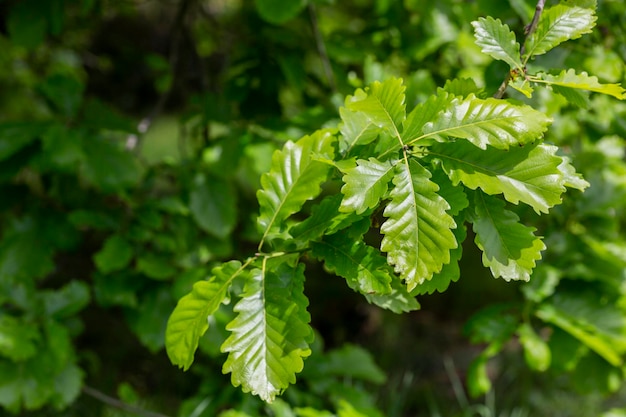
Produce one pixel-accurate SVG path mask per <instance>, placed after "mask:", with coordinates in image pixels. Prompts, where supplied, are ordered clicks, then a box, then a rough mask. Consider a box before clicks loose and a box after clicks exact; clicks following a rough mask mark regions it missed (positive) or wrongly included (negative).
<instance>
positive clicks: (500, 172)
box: [429, 141, 565, 213]
mask: <svg viewBox="0 0 626 417" xmlns="http://www.w3.org/2000/svg"><path fill="white" fill-rule="evenodd" d="M556 151H557V148H556V147H555V146H550V145H544V144H541V145H526V146H524V147H512V148H510V149H509V150H508V151H500V150H497V149H493V148H487V150H486V151H481V150H480V149H478V148H476V147H475V146H472V145H470V144H469V143H467V142H464V141H457V142H455V143H441V144H436V145H435V146H433V147H431V148H429V152H430V153H431V154H432V155H433V156H435V157H437V158H439V159H441V161H442V163H443V167H444V170H445V171H446V173H447V174H448V176H449V177H450V179H451V180H452V182H453V183H454V184H458V183H459V182H462V183H463V184H464V185H465V186H466V187H469V188H471V189H473V190H475V189H477V188H479V187H480V188H481V189H482V190H483V191H484V192H485V193H487V194H503V195H504V198H506V199H507V200H508V201H509V202H511V203H513V204H518V203H519V202H520V201H521V202H523V203H525V204H528V205H530V206H531V207H532V208H533V209H534V210H535V211H536V212H537V213H547V212H548V209H550V207H553V206H554V205H556V204H559V203H560V202H561V194H563V192H565V187H564V184H565V179H564V177H563V173H562V172H561V170H559V168H558V167H559V166H560V165H561V163H562V159H561V158H560V157H558V156H556V155H555V152H556Z"/></svg>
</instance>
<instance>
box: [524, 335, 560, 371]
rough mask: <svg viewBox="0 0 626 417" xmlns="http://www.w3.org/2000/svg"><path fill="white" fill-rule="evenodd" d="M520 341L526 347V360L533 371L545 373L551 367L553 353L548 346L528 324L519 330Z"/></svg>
mask: <svg viewBox="0 0 626 417" xmlns="http://www.w3.org/2000/svg"><path fill="white" fill-rule="evenodd" d="M517 334H518V335H519V340H520V343H521V344H522V346H523V347H524V358H526V363H527V364H528V366H530V367H531V368H532V369H534V370H536V371H540V372H543V371H545V370H547V369H548V368H549V367H550V362H551V360H552V353H551V352H550V347H549V346H548V344H547V343H546V342H545V341H544V340H543V339H542V338H541V337H540V336H539V335H538V334H537V333H535V330H534V329H533V328H532V326H531V325H530V324H528V323H523V324H520V326H519V327H518V328H517Z"/></svg>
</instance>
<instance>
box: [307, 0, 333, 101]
mask: <svg viewBox="0 0 626 417" xmlns="http://www.w3.org/2000/svg"><path fill="white" fill-rule="evenodd" d="M308 8H309V16H310V19H311V26H312V27H313V34H314V35H315V43H316V45H317V52H318V53H319V54H320V58H321V59H322V65H323V66H324V73H325V74H326V79H327V80H328V85H329V86H330V88H331V90H333V92H336V91H337V85H336V83H335V74H334V73H333V68H332V66H331V65H330V59H328V52H327V51H326V43H325V42H324V37H323V36H322V32H320V28H319V25H318V23H317V11H316V10H315V5H314V4H313V2H309V6H308Z"/></svg>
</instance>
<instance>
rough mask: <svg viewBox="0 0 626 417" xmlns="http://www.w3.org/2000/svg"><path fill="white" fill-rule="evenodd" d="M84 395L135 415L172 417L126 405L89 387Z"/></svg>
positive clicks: (85, 387)
mask: <svg viewBox="0 0 626 417" xmlns="http://www.w3.org/2000/svg"><path fill="white" fill-rule="evenodd" d="M83 393H84V394H86V395H89V396H90V397H93V398H95V399H96V400H98V401H101V402H103V403H104V404H106V405H108V406H111V407H113V408H117V409H119V410H123V411H126V412H128V413H133V414H136V415H138V416H141V417H170V416H168V415H165V414H161V413H155V412H154V411H148V410H144V409H143V408H139V407H136V406H134V405H131V404H128V403H125V402H123V401H120V400H118V399H117V398H113V397H110V396H108V395H106V394H105V393H103V392H102V391H98V390H97V389H95V388H91V387H88V386H84V387H83Z"/></svg>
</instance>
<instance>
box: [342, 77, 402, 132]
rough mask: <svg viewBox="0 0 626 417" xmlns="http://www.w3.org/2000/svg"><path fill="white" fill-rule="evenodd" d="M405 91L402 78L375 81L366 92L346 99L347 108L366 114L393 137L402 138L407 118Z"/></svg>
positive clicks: (360, 92)
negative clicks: (402, 129)
mask: <svg viewBox="0 0 626 417" xmlns="http://www.w3.org/2000/svg"><path fill="white" fill-rule="evenodd" d="M404 90H405V87H404V85H403V84H402V79H400V78H390V79H388V80H386V81H384V82H382V83H381V82H379V81H374V82H373V83H372V84H371V85H370V86H369V88H368V89H366V91H363V90H357V92H356V93H355V95H354V96H349V97H348V98H346V107H347V108H348V109H350V110H352V111H360V112H363V113H365V114H366V115H367V116H368V117H369V118H370V119H371V120H372V122H373V123H374V124H376V125H377V126H379V127H380V128H382V129H384V130H385V131H387V132H388V133H389V134H390V135H391V136H393V137H400V133H399V132H400V126H401V125H402V122H403V121H404V118H405V116H406V110H405V103H404V99H405V97H404Z"/></svg>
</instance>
